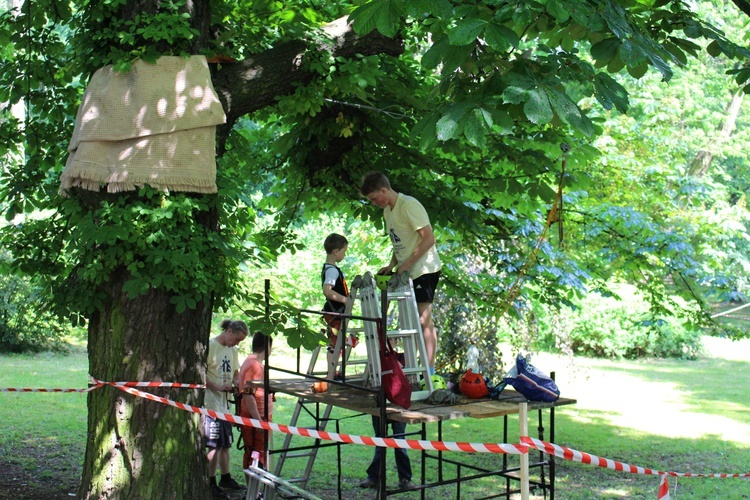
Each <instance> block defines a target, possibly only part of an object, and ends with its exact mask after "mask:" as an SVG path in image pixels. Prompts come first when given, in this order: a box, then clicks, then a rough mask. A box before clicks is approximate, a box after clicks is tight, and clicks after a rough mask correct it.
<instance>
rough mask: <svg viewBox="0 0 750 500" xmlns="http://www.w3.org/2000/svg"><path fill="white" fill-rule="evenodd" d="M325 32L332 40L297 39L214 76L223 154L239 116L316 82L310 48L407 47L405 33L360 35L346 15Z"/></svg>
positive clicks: (388, 51)
mask: <svg viewBox="0 0 750 500" xmlns="http://www.w3.org/2000/svg"><path fill="white" fill-rule="evenodd" d="M322 31H323V32H324V33H326V35H327V36H328V37H330V42H329V43H324V44H320V45H317V46H315V45H311V44H310V43H309V42H306V41H302V40H294V41H290V42H286V43H283V44H280V45H278V46H276V47H273V48H271V49H269V50H266V51H264V52H261V53H259V54H256V55H254V56H252V57H250V58H248V59H245V60H244V61H237V62H232V63H225V64H222V65H220V66H219V67H217V68H216V70H215V71H214V73H213V76H212V80H213V84H214V88H215V89H216V92H217V93H218V94H219V99H220V100H221V103H222V106H223V107H224V112H225V113H226V115H227V123H226V124H225V125H224V126H223V127H220V129H219V134H218V137H217V152H218V154H219V155H221V154H223V152H224V142H225V141H226V137H227V136H228V135H229V131H230V130H231V129H232V127H233V126H234V124H235V122H236V121H237V119H238V118H240V117H241V116H244V115H247V114H249V113H252V112H254V111H258V110H259V109H262V108H264V107H266V106H269V105H272V104H274V103H275V102H276V99H277V97H279V96H285V95H290V94H293V93H294V91H295V90H296V89H297V87H298V86H299V85H306V84H309V83H310V82H312V81H313V79H314V78H315V76H316V75H315V73H313V72H310V71H307V70H306V69H305V67H304V62H305V55H306V53H308V52H309V51H314V52H318V51H321V50H326V51H330V52H331V53H332V55H333V56H334V57H344V58H350V57H353V56H355V55H357V54H361V55H364V56H368V55H375V54H384V55H390V56H398V55H400V54H402V53H403V52H404V44H403V41H402V40H401V39H400V38H386V37H384V36H382V35H380V34H379V33H378V32H376V31H374V32H371V33H369V34H367V35H365V36H364V37H358V36H357V35H356V34H355V33H354V31H353V30H352V29H351V25H349V24H348V23H347V20H346V18H345V17H344V18H340V19H337V20H336V21H333V22H331V23H329V24H327V25H325V26H323V27H322Z"/></svg>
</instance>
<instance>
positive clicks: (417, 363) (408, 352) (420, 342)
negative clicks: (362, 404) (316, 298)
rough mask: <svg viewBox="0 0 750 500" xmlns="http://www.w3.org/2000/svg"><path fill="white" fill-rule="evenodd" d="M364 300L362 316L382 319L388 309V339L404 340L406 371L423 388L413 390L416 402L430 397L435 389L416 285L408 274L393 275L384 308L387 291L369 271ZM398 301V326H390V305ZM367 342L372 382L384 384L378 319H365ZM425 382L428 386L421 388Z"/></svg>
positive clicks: (363, 279) (386, 332)
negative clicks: (377, 284)
mask: <svg viewBox="0 0 750 500" xmlns="http://www.w3.org/2000/svg"><path fill="white" fill-rule="evenodd" d="M360 292H361V300H362V316H364V317H368V318H381V317H382V314H383V310H385V311H386V320H385V321H384V323H385V335H386V341H391V340H395V341H399V340H400V341H401V344H402V348H403V352H404V374H405V375H406V377H407V379H408V380H409V382H410V383H411V385H412V389H414V388H415V387H416V388H418V389H419V390H412V394H411V399H412V401H416V400H420V399H426V398H427V397H429V395H430V394H431V393H432V391H433V387H432V379H431V377H430V368H429V366H428V361H427V348H426V347H425V343H424V336H423V335H422V325H421V323H420V322H419V310H418V309H417V301H416V298H415V297H414V285H413V284H412V280H411V278H409V276H408V275H407V274H401V275H393V277H391V279H390V281H389V282H388V284H387V289H386V292H385V300H386V301H387V303H386V307H385V308H382V303H381V298H382V296H383V293H382V292H381V290H379V289H378V287H377V286H376V283H375V279H374V278H373V276H372V274H371V273H369V272H368V273H365V275H364V276H363V277H362V285H361V287H360ZM394 302H395V303H396V308H395V309H396V310H395V311H394V313H395V314H396V315H397V319H396V323H397V326H396V328H395V329H392V328H390V327H391V325H390V324H389V323H391V322H390V321H389V320H388V316H390V314H389V313H388V310H389V307H388V306H390V305H391V304H393V303H394ZM363 326H364V331H365V343H366V345H367V371H366V374H367V376H368V385H369V386H371V387H380V373H381V368H380V343H379V340H378V327H377V324H376V323H375V322H374V321H364V325H363ZM422 383H423V384H424V389H422V388H421V386H422Z"/></svg>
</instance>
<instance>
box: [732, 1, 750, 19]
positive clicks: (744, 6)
mask: <svg viewBox="0 0 750 500" xmlns="http://www.w3.org/2000/svg"><path fill="white" fill-rule="evenodd" d="M732 2H733V3H734V4H735V5H736V6H737V8H738V9H740V10H741V11H742V12H744V13H745V14H746V15H747V16H750V2H749V1H748V0H732Z"/></svg>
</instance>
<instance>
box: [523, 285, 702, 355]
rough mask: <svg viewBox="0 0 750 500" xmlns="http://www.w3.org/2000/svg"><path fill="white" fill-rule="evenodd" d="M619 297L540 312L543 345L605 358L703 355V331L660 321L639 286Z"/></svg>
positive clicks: (587, 300)
mask: <svg viewBox="0 0 750 500" xmlns="http://www.w3.org/2000/svg"><path fill="white" fill-rule="evenodd" d="M617 294H618V297H604V296H601V295H599V294H596V293H591V294H589V295H587V296H586V297H585V298H583V299H582V300H580V301H579V302H578V304H577V305H578V307H577V308H576V309H569V308H565V309H560V310H559V311H558V310H551V309H549V308H535V309H537V311H538V312H537V321H538V329H539V335H540V338H539V340H540V344H541V345H542V346H544V347H547V348H554V349H557V350H560V351H563V352H567V353H570V354H575V355H585V356H594V357H603V358H629V359H634V358H641V357H659V358H680V359H694V358H696V357H697V356H698V355H700V353H701V350H702V344H701V339H700V337H701V332H700V331H699V330H697V329H694V328H690V327H689V326H688V324H687V323H686V322H685V321H683V320H681V319H680V318H679V317H664V318H661V317H655V316H654V315H653V314H652V313H651V311H650V309H649V306H648V303H647V302H646V301H645V300H644V299H643V298H642V297H641V296H640V295H638V294H637V293H636V291H635V289H634V287H631V286H626V285H621V286H618V287H617ZM678 305H679V304H678Z"/></svg>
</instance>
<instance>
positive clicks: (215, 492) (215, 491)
mask: <svg viewBox="0 0 750 500" xmlns="http://www.w3.org/2000/svg"><path fill="white" fill-rule="evenodd" d="M211 498H232V497H230V496H229V495H228V494H227V493H226V492H225V491H224V490H222V489H221V488H219V485H218V484H216V483H211Z"/></svg>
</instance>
